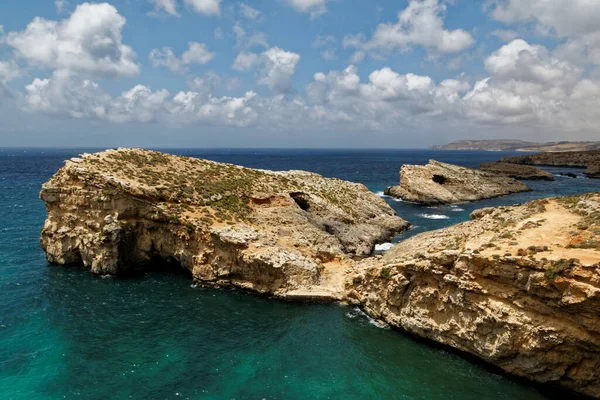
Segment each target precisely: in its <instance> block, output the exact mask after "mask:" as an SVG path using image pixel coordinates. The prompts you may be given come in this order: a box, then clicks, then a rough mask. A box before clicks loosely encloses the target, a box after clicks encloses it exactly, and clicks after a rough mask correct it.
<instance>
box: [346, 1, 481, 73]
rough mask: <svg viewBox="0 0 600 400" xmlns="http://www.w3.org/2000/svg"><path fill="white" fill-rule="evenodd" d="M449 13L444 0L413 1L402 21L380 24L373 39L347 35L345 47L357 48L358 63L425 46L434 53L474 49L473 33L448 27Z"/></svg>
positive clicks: (356, 58) (402, 12) (354, 58)
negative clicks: (367, 55)
mask: <svg viewBox="0 0 600 400" xmlns="http://www.w3.org/2000/svg"><path fill="white" fill-rule="evenodd" d="M445 12H446V5H445V3H444V2H443V1H440V0H411V1H410V3H409V5H408V7H407V8H406V9H404V10H402V11H401V12H400V13H398V22H396V23H382V24H379V25H378V26H377V29H376V30H375V33H374V34H373V36H372V37H371V39H369V40H366V39H365V37H364V35H355V36H347V37H346V38H345V39H344V47H353V48H356V50H357V54H355V56H353V60H354V61H360V60H361V59H362V58H364V54H365V53H371V54H378V53H389V52H392V51H408V50H410V49H411V48H412V47H414V46H423V47H424V48H426V49H427V50H428V51H429V52H433V53H458V52H460V51H463V50H466V49H468V48H469V47H471V46H472V45H473V44H474V43H475V39H474V38H473V36H471V34H470V33H468V32H467V31H465V30H463V29H455V30H448V29H445V28H444V21H443V17H444V13H445Z"/></svg>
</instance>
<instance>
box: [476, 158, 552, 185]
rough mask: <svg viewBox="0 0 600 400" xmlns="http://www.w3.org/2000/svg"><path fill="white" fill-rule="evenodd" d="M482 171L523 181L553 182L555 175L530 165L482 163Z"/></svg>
mask: <svg viewBox="0 0 600 400" xmlns="http://www.w3.org/2000/svg"><path fill="white" fill-rule="evenodd" d="M480 169H481V170H482V171H485V172H489V173H492V174H499V175H504V176H508V177H511V178H514V179H522V180H543V181H553V180H554V175H552V174H551V173H550V172H548V171H544V170H542V169H539V168H536V167H531V166H529V165H521V164H509V163H504V162H489V163H481V166H480Z"/></svg>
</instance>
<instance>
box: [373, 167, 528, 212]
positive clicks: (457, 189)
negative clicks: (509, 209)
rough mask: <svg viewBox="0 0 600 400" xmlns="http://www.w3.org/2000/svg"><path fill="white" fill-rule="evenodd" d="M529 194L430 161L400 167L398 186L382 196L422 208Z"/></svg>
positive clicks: (506, 182)
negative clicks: (408, 202) (411, 203)
mask: <svg viewBox="0 0 600 400" xmlns="http://www.w3.org/2000/svg"><path fill="white" fill-rule="evenodd" d="M528 190H530V189H529V188H528V187H527V185H525V184H523V183H521V182H519V181H517V180H515V179H512V178H509V177H506V176H501V175H497V174H492V173H488V172H482V171H478V170H474V169H470V168H464V167H459V166H457V165H452V164H445V163H441V162H439V161H434V160H431V161H429V164H427V165H403V166H402V169H401V170H400V185H399V186H392V187H388V188H387V189H386V190H385V192H384V193H385V194H386V195H388V196H392V197H397V198H400V199H402V200H405V201H410V202H414V203H419V204H425V205H438V204H455V203H464V202H469V201H477V200H482V199H490V198H494V197H499V196H505V195H508V194H512V193H519V192H525V191H528Z"/></svg>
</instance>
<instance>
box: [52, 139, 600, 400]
mask: <svg viewBox="0 0 600 400" xmlns="http://www.w3.org/2000/svg"><path fill="white" fill-rule="evenodd" d="M41 198H42V199H43V200H44V201H45V202H46V206H47V209H48V219H47V221H46V223H45V225H44V227H43V229H42V236H41V244H42V247H43V248H44V250H45V251H46V254H47V257H48V260H49V261H50V262H53V263H59V264H81V265H84V266H85V267H87V268H89V269H91V271H92V272H94V273H97V274H128V273H131V272H134V271H136V270H137V269H143V268H148V267H150V266H151V265H152V264H153V263H155V262H160V263H162V264H163V265H164V264H165V263H166V264H167V265H170V266H171V267H172V268H181V267H183V268H184V269H185V270H187V271H189V272H190V275H191V276H192V277H193V279H195V280H196V281H199V282H201V283H205V284H209V285H230V286H235V287H239V288H243V289H248V290H253V291H256V292H260V293H268V294H273V295H275V296H278V297H282V298H286V299H291V300H316V301H340V302H349V303H352V304H356V305H359V306H360V307H362V308H363V309H364V310H365V311H366V312H367V313H368V314H369V315H371V316H373V317H374V318H377V319H380V320H382V321H385V322H387V323H388V324H389V325H391V326H393V327H395V328H397V329H401V330H405V331H407V332H410V333H412V334H414V335H417V336H420V337H424V338H428V339H430V340H434V341H436V342H438V343H441V344H443V345H447V346H450V347H453V348H455V349H458V350H461V351H464V352H467V353H469V354H472V355H474V356H476V357H479V358H480V359H482V360H485V361H486V362H489V363H491V364H494V365H496V366H498V367H500V368H502V369H503V370H504V371H506V372H507V373H510V374H513V375H517V376H521V377H524V378H527V379H531V380H533V381H537V382H544V383H553V384H559V385H562V386H564V387H567V388H570V389H572V390H574V391H576V392H578V393H583V394H586V395H589V396H592V397H596V398H600V315H599V313H598V310H599V309H600V265H599V263H600V194H590V195H584V196H578V197H568V198H562V199H551V200H539V201H534V202H531V203H527V204H525V205H520V206H514V207H499V208H489V209H483V210H478V211H475V212H474V213H473V214H472V219H473V220H472V221H470V222H466V223H463V224H460V225H456V226H453V227H449V228H446V229H442V230H439V231H434V232H428V233H424V234H421V235H418V236H416V237H413V238H411V239H409V240H406V241H404V242H402V243H400V244H398V245H396V246H394V247H393V248H392V249H391V250H389V251H388V252H387V253H385V254H384V255H378V256H375V257H367V258H365V257H364V256H367V255H370V254H371V252H372V250H373V247H374V245H375V244H376V243H378V242H383V241H386V240H389V238H390V237H392V236H394V235H395V234H396V233H398V232H401V231H402V230H404V229H406V228H408V226H409V224H408V223H407V222H406V221H404V220H402V219H401V218H399V217H397V216H395V215H394V212H393V210H391V209H390V208H389V207H388V206H387V204H386V203H385V202H384V201H383V200H381V199H380V198H378V197H377V196H375V195H373V194H372V193H370V192H369V191H368V190H367V189H366V188H365V187H364V186H362V185H359V184H353V183H349V182H344V181H340V180H336V179H326V178H323V177H321V176H319V175H316V174H312V173H307V172H300V171H289V172H271V171H261V170H254V169H248V168H243V167H238V166H234V165H229V164H220V163H215V162H211V161H206V160H198V159H192V158H186V157H177V156H170V155H165V154H161V153H157V152H151V151H143V150H126V149H120V150H111V151H106V152H103V153H98V154H93V155H83V156H82V157H81V158H75V159H72V160H69V161H67V162H66V163H65V166H64V167H63V168H61V169H60V170H59V171H58V172H57V173H56V174H55V175H54V176H53V177H52V178H51V179H50V180H49V181H48V182H47V183H46V184H44V186H43V188H42V192H41Z"/></svg>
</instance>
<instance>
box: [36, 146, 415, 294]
mask: <svg viewBox="0 0 600 400" xmlns="http://www.w3.org/2000/svg"><path fill="white" fill-rule="evenodd" d="M41 198H42V199H43V200H44V201H45V202H46V206H47V209H48V219H47V220H46V223H45V225H44V228H43V230H42V235H41V244H42V247H43V248H44V250H45V252H46V255H47V258H48V260H49V261H50V262H53V263H59V264H73V263H77V264H83V265H84V266H85V267H87V268H89V269H90V270H91V271H92V272H94V273H96V274H115V275H116V274H126V273H131V272H134V271H135V270H136V269H143V268H146V267H148V266H149V265H151V264H152V263H155V262H165V261H166V262H172V263H173V264H175V265H178V266H181V267H183V268H185V269H186V270H189V271H190V273H191V275H192V276H193V277H194V279H197V280H199V281H202V282H208V283H213V284H216V285H218V284H231V285H234V286H238V287H242V288H245V289H250V290H254V291H258V292H264V293H273V294H275V295H278V296H282V297H289V298H291V297H294V296H297V297H302V296H306V297H309V298H310V297H314V298H322V299H339V298H341V296H342V294H341V287H342V282H343V279H344V274H345V271H346V269H347V268H346V267H347V265H349V264H351V263H352V258H353V257H355V256H366V255H369V254H371V252H372V251H373V248H374V246H375V244H377V243H381V242H386V241H389V240H390V239H391V238H392V237H393V236H395V235H396V234H398V233H399V232H402V231H403V230H405V229H407V228H408V227H409V225H410V224H409V223H408V222H406V221H404V220H402V219H401V218H399V217H397V216H396V215H395V212H394V211H393V210H392V209H391V208H390V207H389V206H388V205H387V204H386V203H385V201H383V200H381V199H380V198H379V197H378V196H376V195H374V194H373V193H371V192H370V191H369V190H368V189H367V188H366V187H365V186H363V185H360V184H355V183H350V182H345V181H341V180H338V179H326V178H323V177H321V176H320V175H317V174H313V173H308V172H302V171H289V172H271V171H262V170H255V169H249V168H243V167H239V166H234V165H229V164H221V163H216V162H211V161H206V160H199V159H194V158H189V157H178V156H172V155H166V154H161V153H158V152H152V151H145V150H133V149H119V150H108V151H105V152H103V153H98V154H86V155H83V156H82V157H81V158H75V159H71V160H69V161H66V163H65V166H64V167H63V168H61V169H60V170H59V171H58V172H57V173H56V174H55V175H54V176H53V177H52V178H51V179H50V180H49V181H48V182H46V183H45V184H44V185H43V188H42V191H41Z"/></svg>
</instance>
